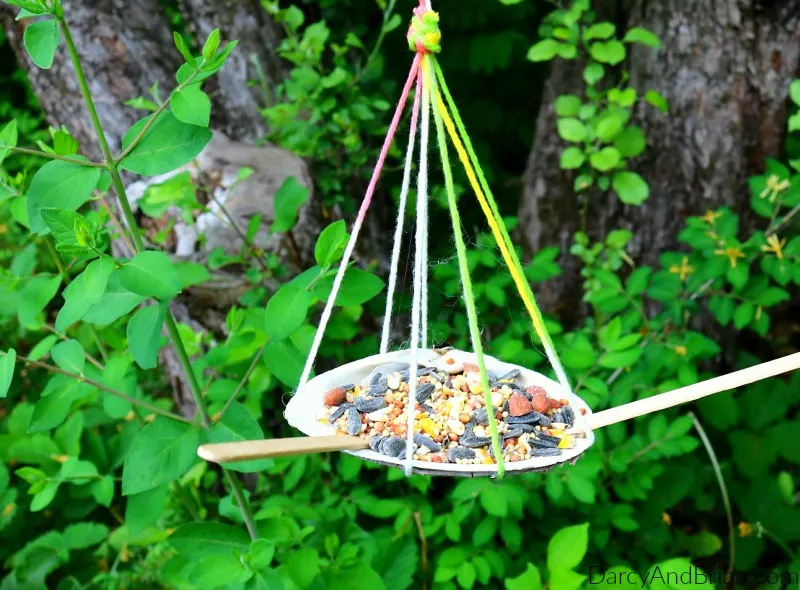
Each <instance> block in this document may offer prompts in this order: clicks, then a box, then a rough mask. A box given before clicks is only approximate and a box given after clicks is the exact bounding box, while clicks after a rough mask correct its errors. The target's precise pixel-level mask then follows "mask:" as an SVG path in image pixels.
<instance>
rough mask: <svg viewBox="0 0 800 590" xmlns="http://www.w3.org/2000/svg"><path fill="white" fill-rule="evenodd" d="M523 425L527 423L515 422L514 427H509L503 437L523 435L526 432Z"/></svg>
mask: <svg viewBox="0 0 800 590" xmlns="http://www.w3.org/2000/svg"><path fill="white" fill-rule="evenodd" d="M522 426H525V425H523V424H515V425H514V428H509V429H508V430H507V431H506V433H505V434H504V435H503V438H504V439H506V438H517V437H519V436H521V435H522V434H524V433H525V431H524V430H523V429H522Z"/></svg>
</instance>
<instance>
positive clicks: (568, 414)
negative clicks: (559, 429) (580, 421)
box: [561, 406, 575, 426]
mask: <svg viewBox="0 0 800 590" xmlns="http://www.w3.org/2000/svg"><path fill="white" fill-rule="evenodd" d="M561 413H562V414H564V419H565V420H566V424H567V426H572V425H573V424H574V423H575V412H573V411H572V408H571V407H570V406H564V407H563V408H561Z"/></svg>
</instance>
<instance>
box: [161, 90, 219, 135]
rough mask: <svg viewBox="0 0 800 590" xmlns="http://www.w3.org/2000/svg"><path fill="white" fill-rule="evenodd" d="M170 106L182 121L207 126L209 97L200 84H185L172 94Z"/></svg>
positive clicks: (209, 111) (176, 116) (208, 120)
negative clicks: (184, 86)
mask: <svg viewBox="0 0 800 590" xmlns="http://www.w3.org/2000/svg"><path fill="white" fill-rule="evenodd" d="M170 107H171V108H172V112H173V113H174V114H175V118H176V119H178V120H179V121H181V122H182V123H187V124H189V125H197V126H199V127H208V124H209V122H210V121H211V99H210V98H209V97H208V94H206V93H205V92H203V91H202V90H201V89H200V86H196V85H193V86H187V87H186V88H184V89H183V90H181V91H180V92H176V93H175V94H173V95H172V100H171V101H170Z"/></svg>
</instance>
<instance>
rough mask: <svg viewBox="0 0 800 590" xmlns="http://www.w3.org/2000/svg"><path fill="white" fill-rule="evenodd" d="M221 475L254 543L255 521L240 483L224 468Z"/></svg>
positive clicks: (256, 530) (255, 536)
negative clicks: (237, 505)
mask: <svg viewBox="0 0 800 590" xmlns="http://www.w3.org/2000/svg"><path fill="white" fill-rule="evenodd" d="M222 473H224V474H225V478H226V479H227V480H228V483H229V484H230V486H231V492H233V497H234V498H236V503H237V504H239V510H241V511H242V519H243V520H244V524H245V526H246V527H247V532H248V533H249V534H250V539H251V540H253V541H255V540H256V539H258V529H257V528H256V520H255V518H253V513H252V511H251V509H250V503H249V502H248V501H247V498H245V496H244V488H243V487H242V482H241V481H239V479H238V478H237V477H236V476H235V475H234V474H232V473H231V472H230V471H228V470H227V469H225V468H224V467H223V468H222Z"/></svg>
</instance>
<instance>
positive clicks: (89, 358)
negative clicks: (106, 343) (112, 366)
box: [43, 324, 105, 371]
mask: <svg viewBox="0 0 800 590" xmlns="http://www.w3.org/2000/svg"><path fill="white" fill-rule="evenodd" d="M43 327H44V329H45V330H47V331H48V332H50V333H52V334H53V335H55V336H58V337H59V338H61V339H62V340H69V337H68V336H67V335H66V334H62V333H61V332H59V331H58V330H56V329H55V327H54V326H51V325H50V324H43ZM83 356H85V357H86V360H87V361H89V362H90V363H92V364H93V365H94V366H95V367H97V368H98V369H100V370H101V371H102V370H103V369H104V368H105V367H103V363H101V362H100V361H98V360H97V359H96V358H94V357H93V356H92V355H90V354H89V353H88V352H86V351H83Z"/></svg>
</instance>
